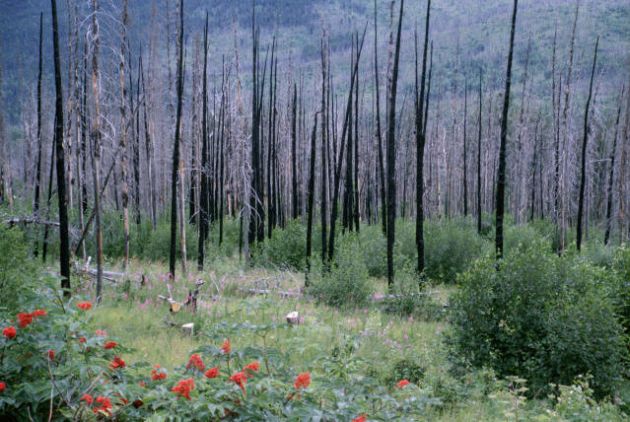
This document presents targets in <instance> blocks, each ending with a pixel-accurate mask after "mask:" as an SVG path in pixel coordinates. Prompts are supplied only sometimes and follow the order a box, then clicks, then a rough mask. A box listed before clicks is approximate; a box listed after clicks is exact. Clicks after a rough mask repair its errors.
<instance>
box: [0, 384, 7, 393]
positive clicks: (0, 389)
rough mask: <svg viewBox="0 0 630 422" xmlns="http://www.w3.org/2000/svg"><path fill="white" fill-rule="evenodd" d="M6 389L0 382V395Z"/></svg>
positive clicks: (5, 385)
mask: <svg viewBox="0 0 630 422" xmlns="http://www.w3.org/2000/svg"><path fill="white" fill-rule="evenodd" d="M6 389H7V384H6V383H4V382H2V381H0V393H2V392H4V390H6Z"/></svg>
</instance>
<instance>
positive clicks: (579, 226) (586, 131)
mask: <svg viewBox="0 0 630 422" xmlns="http://www.w3.org/2000/svg"><path fill="white" fill-rule="evenodd" d="M598 47H599V37H597V41H595V53H594V54H593V68H592V69H591V80H590V82H589V85H588V98H587V99H586V110H585V111H584V135H583V138H582V159H581V167H580V194H579V197H578V215H577V230H576V247H577V250H578V252H579V251H580V249H581V247H582V227H583V226H582V224H583V220H584V188H585V185H586V148H587V146H588V135H589V127H588V115H589V111H590V108H591V99H592V97H593V79H595V69H596V67H597V48H598Z"/></svg>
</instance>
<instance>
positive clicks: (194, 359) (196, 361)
mask: <svg viewBox="0 0 630 422" xmlns="http://www.w3.org/2000/svg"><path fill="white" fill-rule="evenodd" d="M193 366H194V367H195V368H197V369H198V370H200V371H202V372H203V371H204V370H205V369H206V365H204V364H203V360H201V356H199V355H198V354H196V353H193V354H192V355H191V356H190V359H189V360H188V365H186V369H190V368H192V367H193Z"/></svg>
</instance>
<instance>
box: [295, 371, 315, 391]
mask: <svg viewBox="0 0 630 422" xmlns="http://www.w3.org/2000/svg"><path fill="white" fill-rule="evenodd" d="M309 385H311V374H310V373H309V372H302V373H300V374H298V376H297V377H295V382H294V383H293V386H294V387H295V389H296V390H299V389H301V388H308V386H309Z"/></svg>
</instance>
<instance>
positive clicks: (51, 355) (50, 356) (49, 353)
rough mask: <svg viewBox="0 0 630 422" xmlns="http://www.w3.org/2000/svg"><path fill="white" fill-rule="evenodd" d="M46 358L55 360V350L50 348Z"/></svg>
mask: <svg viewBox="0 0 630 422" xmlns="http://www.w3.org/2000/svg"><path fill="white" fill-rule="evenodd" d="M48 359H49V360H55V351H54V350H53V349H50V350H49V351H48Z"/></svg>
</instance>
